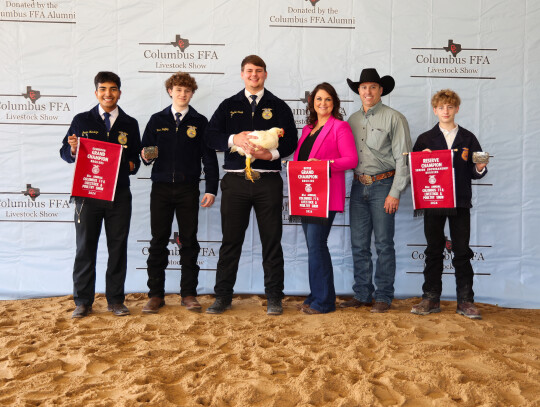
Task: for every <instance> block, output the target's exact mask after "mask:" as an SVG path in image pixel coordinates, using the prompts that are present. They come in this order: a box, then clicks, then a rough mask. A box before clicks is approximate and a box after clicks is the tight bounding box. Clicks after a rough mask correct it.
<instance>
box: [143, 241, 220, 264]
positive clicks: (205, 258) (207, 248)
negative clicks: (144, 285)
mask: <svg viewBox="0 0 540 407" xmlns="http://www.w3.org/2000/svg"><path fill="white" fill-rule="evenodd" d="M198 242H199V244H200V246H201V249H200V251H199V257H198V259H197V266H199V268H200V271H216V267H217V260H218V253H219V247H220V246H221V240H200V239H199V240H198ZM137 243H139V244H142V245H143V246H142V248H141V255H142V256H143V259H141V260H140V261H141V264H146V259H147V258H148V254H149V249H150V240H137ZM181 249H182V241H181V240H180V236H179V234H178V232H174V233H173V236H172V238H170V239H169V245H168V247H167V250H168V252H169V256H168V265H167V268H166V270H167V271H173V270H182V268H181V267H180V250H181ZM136 269H137V270H147V267H146V266H141V267H136Z"/></svg>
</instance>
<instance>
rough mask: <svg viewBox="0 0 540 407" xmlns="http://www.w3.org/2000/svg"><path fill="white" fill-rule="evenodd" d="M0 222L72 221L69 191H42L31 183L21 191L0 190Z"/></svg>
mask: <svg viewBox="0 0 540 407" xmlns="http://www.w3.org/2000/svg"><path fill="white" fill-rule="evenodd" d="M0 222H53V223H72V222H73V210H72V209H71V207H70V203H69V193H58V192H42V191H41V188H38V187H37V186H32V184H31V183H30V184H26V188H25V189H24V190H22V191H0Z"/></svg>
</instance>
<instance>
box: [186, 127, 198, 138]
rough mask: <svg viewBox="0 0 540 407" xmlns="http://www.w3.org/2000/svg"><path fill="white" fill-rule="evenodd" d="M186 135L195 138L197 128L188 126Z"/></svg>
mask: <svg viewBox="0 0 540 407" xmlns="http://www.w3.org/2000/svg"><path fill="white" fill-rule="evenodd" d="M186 133H187V135H188V137H189V138H194V137H195V136H196V135H197V127H195V126H188V128H187V131H186Z"/></svg>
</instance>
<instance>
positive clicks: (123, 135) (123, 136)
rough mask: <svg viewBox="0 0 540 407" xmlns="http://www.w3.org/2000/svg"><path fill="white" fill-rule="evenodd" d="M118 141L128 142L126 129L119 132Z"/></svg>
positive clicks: (121, 142) (123, 143)
mask: <svg viewBox="0 0 540 407" xmlns="http://www.w3.org/2000/svg"><path fill="white" fill-rule="evenodd" d="M118 142H119V143H120V144H122V145H125V144H127V133H126V132H124V131H121V132H120V133H119V134H118Z"/></svg>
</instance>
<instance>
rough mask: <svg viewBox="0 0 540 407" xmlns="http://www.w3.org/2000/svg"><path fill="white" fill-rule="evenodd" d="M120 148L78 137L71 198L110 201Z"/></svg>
mask: <svg viewBox="0 0 540 407" xmlns="http://www.w3.org/2000/svg"><path fill="white" fill-rule="evenodd" d="M121 158H122V146H121V145H120V144H114V143H106V142H104V141H97V140H92V139H88V138H82V137H79V146H78V148H77V158H76V160H75V171H74V172H73V186H72V188H71V195H73V196H80V197H83V198H93V199H101V200H105V201H113V200H114V192H115V191H116V182H117V180H118V170H119V169H120V159H121Z"/></svg>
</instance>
